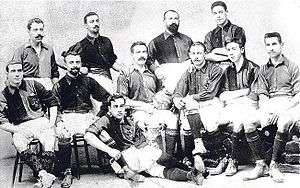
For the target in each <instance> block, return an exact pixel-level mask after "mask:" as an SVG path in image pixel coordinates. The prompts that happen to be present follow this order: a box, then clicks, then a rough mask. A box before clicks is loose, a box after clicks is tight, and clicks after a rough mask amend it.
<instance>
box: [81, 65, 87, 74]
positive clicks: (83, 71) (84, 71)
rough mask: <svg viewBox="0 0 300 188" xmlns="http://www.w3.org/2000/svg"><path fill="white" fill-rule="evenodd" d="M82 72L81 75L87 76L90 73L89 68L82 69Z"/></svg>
mask: <svg viewBox="0 0 300 188" xmlns="http://www.w3.org/2000/svg"><path fill="white" fill-rule="evenodd" d="M80 72H81V74H84V75H86V74H88V73H89V70H88V68H87V67H80Z"/></svg>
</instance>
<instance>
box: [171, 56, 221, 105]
mask: <svg viewBox="0 0 300 188" xmlns="http://www.w3.org/2000/svg"><path fill="white" fill-rule="evenodd" d="M222 75H223V71H222V68H220V67H219V66H218V65H215V64H214V63H211V62H209V61H207V62H206V63H205V65H204V66H203V67H202V68H201V69H196V68H194V69H193V70H192V71H190V70H187V71H186V72H185V73H184V74H183V75H182V77H181V79H180V80H179V82H178V84H177V86H176V88H175V91H174V97H185V96H186V95H193V98H194V99H195V100H197V101H206V100H210V99H213V98H214V97H216V96H217V95H218V92H219V86H220V83H221V78H222Z"/></svg>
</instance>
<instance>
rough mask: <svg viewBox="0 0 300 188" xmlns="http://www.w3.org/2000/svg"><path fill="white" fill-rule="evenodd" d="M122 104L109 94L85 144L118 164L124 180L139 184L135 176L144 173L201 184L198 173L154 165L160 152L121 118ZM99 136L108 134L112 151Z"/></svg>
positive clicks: (139, 178)
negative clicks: (122, 170)
mask: <svg viewBox="0 0 300 188" xmlns="http://www.w3.org/2000/svg"><path fill="white" fill-rule="evenodd" d="M125 102H126V101H125V98H124V97H123V96H122V95H113V96H112V97H110V98H109V100H108V103H107V105H108V113H107V114H106V115H105V116H102V117H101V118H100V119H99V120H98V121H96V122H95V123H93V124H92V125H91V126H90V127H89V128H88V129H87V130H86V134H85V139H86V140H87V142H88V143H89V144H90V145H92V146H94V147H95V148H97V149H99V150H101V151H103V152H106V153H107V154H108V155H110V156H111V157H112V158H114V159H115V160H118V161H120V164H121V166H122V167H123V169H124V172H125V174H124V177H125V178H128V179H132V180H135V181H143V180H144V177H143V176H142V175H138V173H139V172H142V171H146V172H147V173H149V174H150V175H151V176H154V177H160V178H167V179H170V180H177V181H188V180H193V181H194V182H195V183H196V184H197V185H199V184H200V185H201V184H202V181H203V176H202V174H201V173H199V174H195V173H194V172H193V171H189V172H188V171H185V170H182V169H179V168H175V167H173V168H167V167H164V166H161V165H159V164H158V163H157V162H156V161H157V159H158V158H159V157H160V156H161V154H162V151H161V150H160V149H159V148H158V147H157V144H155V142H153V140H147V139H146V137H145V136H144V135H143V133H142V130H141V129H140V128H139V127H138V126H137V124H135V123H134V122H133V119H132V118H131V116H125ZM103 133H104V134H107V133H108V135H109V136H110V137H111V138H112V139H113V140H114V141H115V148H112V147H110V146H108V145H106V144H104V143H103V141H102V140H101V139H99V137H101V135H103ZM120 158H121V160H120Z"/></svg>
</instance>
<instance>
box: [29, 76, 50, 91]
mask: <svg viewBox="0 0 300 188" xmlns="http://www.w3.org/2000/svg"><path fill="white" fill-rule="evenodd" d="M24 79H25V80H34V81H37V82H39V83H40V84H42V85H43V86H44V87H45V88H46V90H52V88H53V83H52V81H51V79H50V78H31V77H27V78H24Z"/></svg>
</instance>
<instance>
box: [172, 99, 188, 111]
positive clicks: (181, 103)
mask: <svg viewBox="0 0 300 188" xmlns="http://www.w3.org/2000/svg"><path fill="white" fill-rule="evenodd" d="M173 103H174V105H175V106H176V108H178V109H179V110H181V109H183V108H184V107H185V102H184V101H183V100H182V98H181V97H174V98H173Z"/></svg>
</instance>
